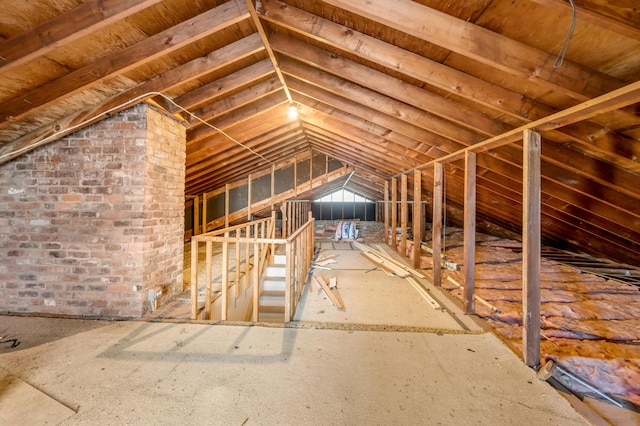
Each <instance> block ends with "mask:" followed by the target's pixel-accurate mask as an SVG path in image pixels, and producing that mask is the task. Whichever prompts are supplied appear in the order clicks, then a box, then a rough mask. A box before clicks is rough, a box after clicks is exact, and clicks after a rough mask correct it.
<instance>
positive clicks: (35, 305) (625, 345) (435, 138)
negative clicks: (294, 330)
mask: <svg viewBox="0 0 640 426" xmlns="http://www.w3.org/2000/svg"><path fill="white" fill-rule="evenodd" d="M639 155H640V4H637V2H635V1H633V0H626V1H619V2H602V1H598V0H569V1H566V0H468V1H464V2H453V1H449V0H446V1H444V0H416V1H412V0H394V1H385V0H377V1H371V0H315V1H303V0H286V1H276V0H231V1H222V0H197V1H193V0H32V1H29V2H19V1H12V2H6V4H4V5H3V7H2V9H1V10H0V200H1V201H2V202H1V203H0V258H1V259H2V261H1V263H0V278H1V279H0V313H2V314H6V315H3V317H5V318H9V317H10V316H15V315H21V316H45V317H61V318H76V319H77V318H90V319H103V320H115V319H118V320H120V319H140V318H143V319H144V318H150V317H153V318H154V319H155V320H157V319H158V318H159V313H161V312H169V308H170V307H171V306H173V305H171V303H172V302H175V301H176V300H186V302H185V303H186V305H185V306H187V314H186V317H183V318H182V320H183V321H185V322H189V323H193V324H200V323H207V324H209V323H211V322H214V323H216V324H218V323H220V322H224V321H227V322H233V323H245V324H247V323H250V324H254V325H255V324H262V323H265V322H269V323H271V322H272V321H274V320H277V321H278V322H277V324H278V325H274V324H270V325H269V327H283V328H285V329H286V328H287V327H300V328H303V327H304V324H305V321H306V322H308V323H311V322H313V323H314V324H316V325H314V327H316V326H317V327H320V328H322V327H323V326H322V325H318V324H320V323H322V318H318V317H317V316H316V317H307V316H305V315H306V313H305V312H304V309H305V304H313V303H321V302H318V301H317V300H316V301H315V302H314V301H313V300H314V299H312V298H313V297H315V296H317V297H323V298H324V299H322V300H323V301H324V303H325V305H326V306H325V307H324V308H322V307H318V306H315V305H314V309H315V308H317V309H316V312H323V313H325V312H327V313H326V314H325V318H328V317H329V316H330V315H334V314H335V312H333V311H337V309H338V308H339V307H340V306H341V304H343V305H342V308H343V311H345V313H343V314H341V315H343V316H345V315H346V316H348V315H355V314H352V312H353V309H352V310H350V309H349V307H350V306H353V305H351V304H352V303H358V301H357V300H356V299H357V298H356V297H355V294H356V292H357V291H358V290H356V287H357V285H358V283H364V282H369V281H367V279H368V277H370V276H371V275H367V276H366V277H367V278H366V279H365V275H363V274H365V273H368V271H370V270H374V269H375V271H374V272H375V273H376V274H379V275H375V276H379V277H381V278H380V280H383V278H382V277H386V278H384V279H387V278H388V277H389V276H390V275H391V276H393V277H394V278H395V279H399V278H402V282H403V283H405V281H407V282H409V281H411V284H410V288H412V289H413V290H411V291H413V292H414V294H413V297H414V298H415V299H416V300H420V301H422V302H423V303H426V302H425V301H427V302H428V303H426V304H425V306H424V309H425V310H434V306H433V303H435V304H436V305H438V306H439V307H440V308H442V307H443V306H445V305H444V303H445V302H444V301H445V300H446V301H448V302H446V303H452V304H453V305H452V306H454V307H455V309H459V310H460V315H463V316H464V317H465V318H466V320H469V319H470V318H473V319H474V321H475V322H477V323H478V324H482V327H485V330H489V331H490V332H492V333H495V335H496V336H498V337H499V338H500V339H501V340H502V341H503V342H504V343H505V344H506V345H507V346H508V347H509V348H510V349H511V350H512V351H513V352H515V353H516V354H517V355H518V356H519V357H521V359H522V360H523V361H524V364H525V365H527V366H529V367H532V368H533V369H535V370H538V369H540V371H541V374H542V375H544V374H546V376H547V377H544V378H548V379H549V381H550V382H553V383H554V384H555V385H556V386H558V387H562V388H568V389H569V390H570V392H574V393H576V394H587V395H590V396H594V395H595V398H596V399H599V400H601V401H605V404H606V405H610V406H612V407H622V408H623V409H625V410H627V411H626V412H627V414H628V415H629V416H632V415H634V416H637V413H638V412H639V411H640V410H639V409H638V406H639V405H640V173H639V172H640V165H639V162H638V156H639ZM342 191H347V193H349V194H355V196H356V199H357V200H358V201H355V199H354V201H352V202H351V201H350V202H346V201H330V200H331V194H333V193H336V192H338V193H341V192H342ZM323 197H328V198H325V200H329V201H321V200H323ZM345 223H347V224H351V226H353V227H355V228H357V230H358V231H359V232H358V234H359V235H354V234H353V232H351V233H346V234H340V235H338V234H339V232H340V230H341V228H342V227H343V226H344V224H345ZM352 231H353V228H352ZM343 250H344V251H343ZM354 253H355V254H357V256H355V257H353V259H352V260H349V261H348V262H347V260H346V259H347V258H348V259H351V258H350V257H349V256H351V255H353V254H354ZM278 257H279V258H280V259H284V260H282V261H281V263H284V264H285V266H284V267H283V268H282V269H281V270H280V271H279V272H277V273H275V274H276V275H277V274H281V275H282V277H281V278H283V284H282V288H281V289H280V288H278V289H275V288H271V287H269V288H268V286H269V285H272V284H271V283H270V279H271V278H273V277H272V276H271V275H270V274H272V271H273V269H269V268H270V267H272V266H273V264H274V263H279V261H277V260H276V258H278ZM341 259H343V262H344V263H343V266H344V267H346V263H349V264H350V265H356V264H357V265H360V264H361V262H365V266H362V272H361V273H360V275H348V279H347V275H345V276H340V275H339V274H340V272H339V269H340V266H339V265H340V262H341ZM323 261H324V262H323ZM367 265H368V266H367ZM354 267H355V266H354ZM343 273H346V272H343ZM389 274H390V275H389ZM336 276H337V283H338V284H337V285H336ZM332 278H333V280H332ZM380 282H382V281H380ZM405 284H406V283H405ZM350 285H352V286H354V287H353V290H352V291H354V293H352V294H349V289H350V287H349V286H350ZM403 285H404V284H403ZM406 285H409V284H406ZM311 289H314V291H313V292H312V291H311ZM318 289H320V292H319V293H317V292H316V291H317V290H318ZM338 289H340V290H338ZM319 294H320V295H321V296H318V295H319ZM391 294H393V293H387V297H389V298H390V297H391V296H390V295H391ZM265 295H266V298H265ZM314 295H315V296H314ZM270 297H271V299H277V298H280V299H282V300H281V301H279V302H277V303H272V304H270V303H269V302H268V301H267V302H264V301H265V300H267V299H269V298H270ZM240 299H242V302H240V301H239V300H240ZM343 299H344V300H343ZM272 301H273V300H272ZM360 303H362V300H360ZM365 305H366V304H365ZM308 306H310V305H308ZM163 309H164V310H163ZM308 309H310V308H308ZM451 309H454V308H446V309H444V308H442V309H441V311H442V312H444V311H447V312H448V313H447V315H449V314H451ZM363 310H364V308H363ZM329 311H331V312H333V313H331V314H330V313H328V312H329ZM439 312H440V311H439ZM334 320H335V318H333V317H332V320H331V324H334V325H335V322H334ZM351 320H352V321H354V322H355V323H358V324H359V326H361V325H362V324H360V323H359V322H358V321H359V320H358V319H354V318H351ZM336 321H338V320H336ZM372 321H373V320H372ZM375 321H377V322H375V323H373V324H369V325H368V326H367V327H381V326H384V325H385V324H382V323H381V321H384V320H383V319H376V320H375ZM326 323H327V324H328V323H329V322H326ZM387 325H389V324H387ZM459 325H460V324H458V325H456V327H457V326H459ZM390 326H391V327H392V328H393V327H399V326H400V325H399V324H391V325H390ZM325 327H328V326H327V325H326V324H325ZM412 327H413V325H412ZM420 327H422V328H420ZM430 327H434V326H433V325H430V324H420V326H419V327H418V328H420V330H426V329H428V328H430ZM365 329H366V327H365ZM467 331H469V329H467ZM489 331H488V332H489ZM2 332H3V330H2V329H1V327H0V334H1V333H2ZM5 335H6V334H5ZM416 356H417V355H416ZM554 368H555V370H554ZM561 372H564V373H567V374H564V373H561ZM572 377H579V378H580V377H581V378H582V381H583V383H582V384H580V383H577V382H576V380H574V379H573V378H572ZM585 383H586V385H585ZM574 403H575V404H578V405H580V404H582V403H581V402H580V401H578V402H575V401H574ZM585 410H593V408H585ZM596 411H597V410H596ZM631 413H635V414H631ZM628 418H631V417H628ZM634 419H637V417H634ZM638 421H640V420H638ZM630 424H631V423H630Z"/></svg>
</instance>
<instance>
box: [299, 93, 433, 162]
mask: <svg viewBox="0 0 640 426" xmlns="http://www.w3.org/2000/svg"><path fill="white" fill-rule="evenodd" d="M298 109H299V111H300V113H301V114H303V116H311V115H316V114H318V113H319V114H322V117H323V119H324V120H326V121H327V122H328V123H334V124H332V125H333V126H339V125H340V124H339V123H341V124H344V125H347V126H350V127H351V128H352V129H354V130H357V131H358V132H360V134H361V135H362V136H363V138H365V139H366V140H367V141H368V142H369V145H370V146H375V147H377V148H379V149H383V150H385V152H389V153H390V155H397V156H398V157H399V158H401V159H411V160H414V161H417V162H418V163H420V162H421V161H423V159H426V158H431V159H433V158H434V157H433V156H430V155H427V154H425V153H424V152H423V151H419V150H417V149H415V145H416V143H415V142H414V141H407V139H408V138H406V137H404V136H403V135H398V134H395V133H394V132H393V131H390V130H389V129H386V128H383V127H381V126H378V125H376V124H374V123H371V122H367V121H365V120H363V119H361V118H359V117H356V116H354V115H351V114H349V113H347V112H342V111H338V110H335V109H333V108H331V107H328V106H326V105H323V104H321V103H316V104H315V105H314V106H313V107H312V106H311V104H309V103H307V104H301V105H300V106H299V107H298ZM347 136H348V135H347ZM407 142H408V143H407ZM407 145H409V146H407Z"/></svg>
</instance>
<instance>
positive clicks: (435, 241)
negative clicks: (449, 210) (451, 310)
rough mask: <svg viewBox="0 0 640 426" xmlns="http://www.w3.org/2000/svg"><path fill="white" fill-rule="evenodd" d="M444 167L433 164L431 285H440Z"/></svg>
mask: <svg viewBox="0 0 640 426" xmlns="http://www.w3.org/2000/svg"><path fill="white" fill-rule="evenodd" d="M443 185H444V166H443V164H442V163H439V162H436V163H434V164H433V220H432V221H431V225H432V227H431V249H432V250H433V284H434V285H436V286H440V285H442V210H443V205H442V197H443Z"/></svg>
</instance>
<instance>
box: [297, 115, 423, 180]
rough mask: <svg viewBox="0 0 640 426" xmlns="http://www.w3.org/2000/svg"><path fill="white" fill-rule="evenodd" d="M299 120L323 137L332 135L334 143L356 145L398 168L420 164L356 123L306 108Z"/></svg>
mask: <svg viewBox="0 0 640 426" xmlns="http://www.w3.org/2000/svg"><path fill="white" fill-rule="evenodd" d="M301 119H302V121H303V123H304V125H305V126H307V128H308V126H309V125H310V124H312V125H314V126H315V127H317V128H321V129H323V130H324V131H325V132H327V133H324V134H325V135H329V133H328V132H330V133H331V134H334V135H335V136H334V137H335V139H336V142H338V141H346V142H347V143H351V144H356V145H357V146H356V148H357V149H358V150H360V151H362V152H366V153H367V154H370V155H371V156H373V157H376V158H381V159H386V161H390V162H393V163H395V164H397V165H398V166H399V167H400V168H402V167H406V166H407V165H409V164H419V163H420V161H419V159H417V158H413V157H411V156H408V155H406V151H405V150H403V149H402V148H398V147H397V146H396V145H395V144H393V143H389V141H387V140H385V139H384V138H381V137H378V136H376V135H374V134H371V133H370V132H368V131H367V130H363V129H362V128H360V127H359V126H358V124H357V123H348V122H346V121H342V120H338V119H336V118H335V117H332V116H330V115H326V114H322V113H320V112H319V111H317V110H312V109H311V108H308V107H301ZM316 132H318V131H316Z"/></svg>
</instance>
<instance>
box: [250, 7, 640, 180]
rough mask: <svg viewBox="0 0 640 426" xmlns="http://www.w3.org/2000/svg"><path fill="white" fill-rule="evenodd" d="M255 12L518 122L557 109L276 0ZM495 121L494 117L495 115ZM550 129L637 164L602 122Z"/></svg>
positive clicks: (639, 151) (614, 159) (632, 146)
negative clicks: (600, 123) (559, 129)
mask: <svg viewBox="0 0 640 426" xmlns="http://www.w3.org/2000/svg"><path fill="white" fill-rule="evenodd" d="M551 1H555V0H551ZM260 12H261V17H262V19H265V20H267V21H269V22H271V23H274V24H276V25H278V26H280V27H283V28H286V29H289V30H292V31H295V32H297V33H298V34H302V35H304V36H305V37H309V38H312V39H314V40H317V41H320V42H322V43H324V44H328V45H329V46H332V47H334V48H338V49H340V50H343V51H346V52H348V53H350V54H353V55H356V56H359V57H361V58H364V59H366V60H369V61H372V62H374V63H376V64H379V65H382V66H385V67H387V68H389V69H393V70H394V71H399V72H401V73H403V74H405V75H407V76H410V77H413V78H416V79H418V80H421V81H424V82H426V83H428V84H430V85H433V86H435V87H437V88H440V89H443V90H446V91H447V92H449V93H451V94H453V95H456V96H461V97H463V98H465V99H468V100H470V101H472V102H474V103H478V104H480V105H481V106H483V107H490V108H492V109H494V110H495V111H499V112H500V113H502V114H507V115H509V116H510V117H513V118H517V119H519V120H522V121H521V124H524V123H527V122H531V121H533V120H536V119H540V118H543V117H546V116H548V115H550V114H553V113H555V112H557V109H556V108H553V107H550V106H547V105H544V104H542V103H540V102H537V101H535V100H533V99H530V98H527V97H526V96H524V95H522V94H520V93H516V92H513V91H511V90H508V89H506V88H502V87H500V86H497V85H494V84H491V83H488V82H486V81H484V80H481V79H479V78H476V77H473V76H471V75H468V74H465V73H463V72H461V71H458V70H456V69H453V68H451V67H448V66H446V65H444V64H441V63H438V62H435V61H432V60H429V59H427V58H425V57H423V56H420V55H417V54H414V53H412V52H408V51H406V50H403V49H401V48H398V47H396V46H394V45H392V44H389V43H386V42H384V41H382V40H378V39H376V38H374V37H370V36H368V35H366V34H362V33H359V32H357V31H354V30H353V29H351V28H348V27H345V26H342V25H339V24H337V23H334V22H331V21H329V20H327V19H323V18H321V17H319V16H316V15H313V14H310V13H308V12H305V11H303V10H300V9H297V8H295V7H292V6H290V5H287V6H284V4H283V3H281V2H279V1H277V0H263V1H262V7H261V10H260ZM375 86H378V85H377V84H376V85H375ZM479 109H484V108H479ZM624 115H625V116H626V115H628V114H626V113H625V114H624ZM495 121H496V123H497V122H499V120H495ZM505 126H506V125H505ZM503 128H504V129H506V128H507V127H503ZM511 128H512V126H509V127H508V129H511ZM487 130H488V128H487ZM556 132H557V134H558V137H560V138H564V137H567V138H569V139H571V140H573V141H575V142H577V143H579V144H580V145H582V147H581V148H580V149H582V150H583V151H593V150H596V151H598V152H599V155H601V156H602V158H603V159H604V160H605V161H609V162H611V163H613V164H616V165H618V166H620V167H623V168H626V169H628V170H632V171H636V169H637V168H638V167H640V165H639V164H638V162H637V161H636V160H634V159H637V158H640V141H637V140H634V139H631V138H628V137H625V136H624V135H619V134H616V133H614V132H612V130H611V128H610V126H609V124H607V125H605V126H602V125H598V124H595V123H589V122H583V123H580V124H577V125H573V126H571V127H567V128H564V129H562V131H561V132H560V131H556ZM499 133H502V131H497V132H496V133H493V134H492V136H495V135H496V134H499Z"/></svg>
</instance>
